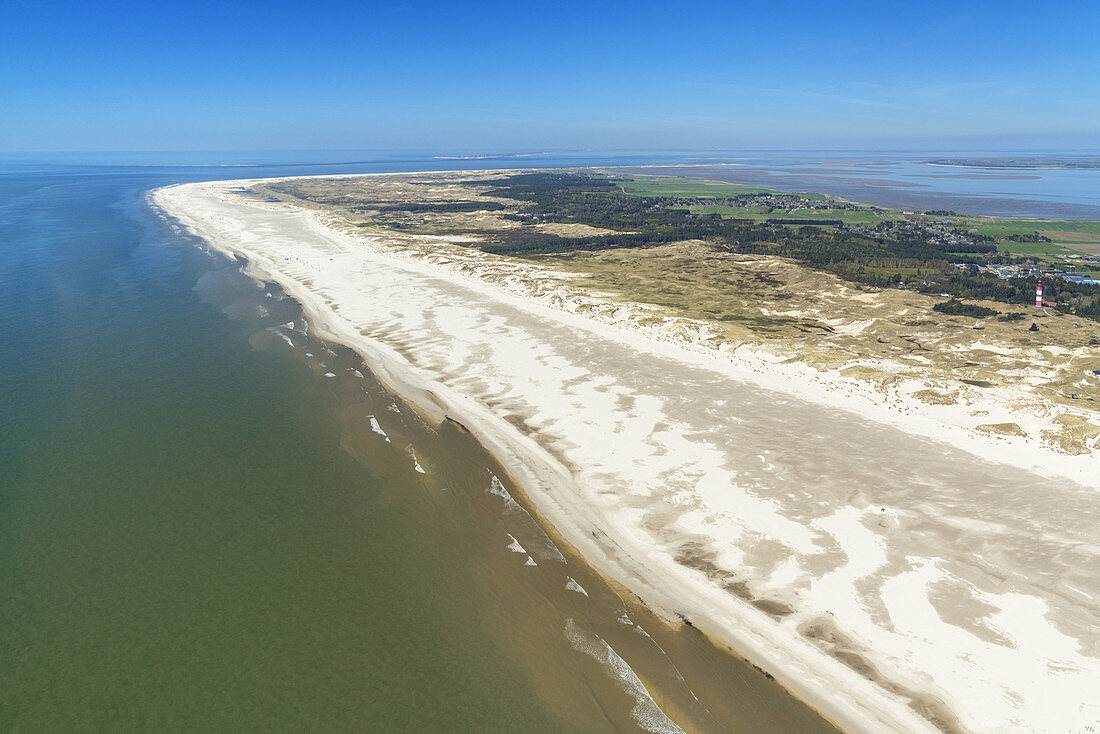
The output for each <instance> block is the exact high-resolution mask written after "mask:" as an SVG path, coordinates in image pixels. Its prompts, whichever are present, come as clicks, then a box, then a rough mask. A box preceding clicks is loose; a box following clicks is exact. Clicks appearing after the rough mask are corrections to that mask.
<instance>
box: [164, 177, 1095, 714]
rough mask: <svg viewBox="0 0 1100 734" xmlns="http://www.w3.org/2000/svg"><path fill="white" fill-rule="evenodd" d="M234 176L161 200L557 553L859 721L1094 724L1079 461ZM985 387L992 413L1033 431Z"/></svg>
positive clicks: (558, 279)
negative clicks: (513, 508)
mask: <svg viewBox="0 0 1100 734" xmlns="http://www.w3.org/2000/svg"><path fill="white" fill-rule="evenodd" d="M242 183H244V182H241V181H224V182H213V183H198V184H185V185H179V186H172V187H168V188H165V189H160V190H158V191H156V192H154V194H153V200H154V202H155V203H156V204H157V205H158V206H160V207H161V208H162V209H163V210H164V211H166V212H167V213H169V214H170V215H172V216H174V217H176V218H177V219H178V220H179V221H180V222H181V223H182V224H184V225H185V226H187V227H188V228H189V229H190V230H191V231H192V232H194V233H195V234H197V235H199V236H200V237H202V238H203V239H204V240H205V241H206V242H208V243H209V244H210V245H211V246H212V247H213V248H216V249H218V250H220V251H223V252H225V253H229V254H232V255H237V256H241V257H243V258H245V259H246V260H247V261H248V268H249V272H250V273H251V274H252V275H253V276H254V277H256V278H257V279H262V280H268V281H272V282H275V283H278V284H279V285H280V286H281V287H282V288H283V289H284V290H285V291H286V292H287V293H289V294H290V295H291V296H293V297H294V298H296V299H297V300H298V301H300V302H301V303H302V305H303V307H304V308H305V310H306V312H307V314H308V316H309V319H310V323H311V326H312V328H313V329H314V330H315V331H317V332H320V333H321V334H322V335H323V336H325V337H326V338H329V339H332V340H333V341H336V342H339V343H342V344H345V345H347V346H349V347H351V348H353V349H355V350H357V351H359V352H360V353H361V354H362V355H363V357H364V359H365V360H366V361H367V363H368V364H369V365H370V366H371V367H372V369H373V370H375V372H376V374H377V375H378V377H379V378H380V379H381V380H382V381H383V382H384V383H386V384H387V385H388V386H389V387H390V388H391V389H393V390H394V391H395V392H397V393H399V394H400V395H402V396H403V397H404V398H406V399H407V400H409V401H410V402H411V403H412V404H414V405H415V406H416V407H417V408H418V409H419V410H420V411H421V412H422V413H423V414H424V415H425V416H426V417H427V418H428V419H430V420H433V421H436V422H441V421H443V420H444V419H445V418H450V419H452V420H455V421H457V422H459V423H461V424H462V425H464V426H466V427H467V428H468V429H469V430H470V431H472V432H473V434H474V435H475V436H477V438H478V439H479V440H480V441H481V442H482V443H483V444H484V445H485V446H486V448H487V449H489V450H490V451H491V452H492V453H493V454H494V455H495V456H496V457H497V458H498V459H499V460H500V461H501V463H502V464H503V465H504V466H505V467H507V469H508V470H509V472H510V473H511V475H512V476H513V478H514V479H515V480H516V482H517V483H518V484H519V485H520V486H521V487H522V488H523V489H524V491H525V493H526V494H527V497H528V499H529V501H530V503H531V504H532V506H533V507H534V508H535V509H536V510H537V512H538V513H539V515H540V516H541V518H542V519H543V520H544V521H545V522H546V523H548V524H549V525H550V526H551V527H552V528H553V530H554V532H555V533H556V534H558V535H559V536H560V538H561V539H562V540H564V541H566V542H567V543H569V544H570V545H572V546H573V547H574V548H575V549H576V550H577V551H578V552H579V553H580V554H581V555H582V556H584V558H586V559H587V560H588V561H589V562H590V563H591V564H592V565H593V566H594V567H595V568H597V569H598V570H600V571H601V572H602V573H603V574H604V575H606V576H607V577H608V578H609V579H611V580H613V581H615V582H617V583H618V584H620V585H622V586H623V587H625V588H626V589H628V590H629V591H630V592H632V593H633V594H635V595H637V596H638V597H639V598H640V599H642V600H643V601H644V602H645V603H646V604H647V605H649V606H650V607H651V608H653V609H654V610H656V611H658V612H659V613H661V614H663V615H664V616H665V617H667V618H668V619H669V621H670V623H674V624H678V623H682V622H681V620H690V623H691V624H692V625H694V626H695V627H696V628H698V629H699V630H701V631H703V632H704V633H706V634H707V635H709V636H710V637H711V638H712V639H714V640H716V641H719V642H721V643H723V644H726V645H728V646H730V647H732V648H733V649H734V650H736V651H738V652H739V653H741V654H743V655H745V656H746V657H747V658H749V659H750V660H751V661H753V662H754V663H756V664H758V665H760V666H761V667H762V668H764V669H765V670H767V671H768V672H770V673H771V674H773V675H774V676H775V677H776V678H777V679H778V680H779V681H780V682H782V683H783V684H784V685H785V686H786V687H788V688H789V689H790V690H791V691H792V692H794V693H795V694H796V695H797V696H799V697H800V698H802V699H803V700H805V701H807V702H808V703H810V704H811V705H812V706H814V707H815V708H816V709H818V710H819V711H821V712H822V713H823V714H824V715H825V716H826V717H828V718H829V719H831V720H832V721H834V722H836V723H837V724H838V725H839V726H841V727H842V728H843V729H845V730H849V731H858V732H881V731H899V732H925V731H936V730H937V728H939V729H946V730H962V731H972V732H1003V731H1034V732H1070V731H1078V730H1080V731H1084V730H1085V729H1084V727H1086V726H1089V725H1094V724H1095V723H1096V722H1097V721H1098V720H1100V696H1098V694H1097V691H1100V575H1098V574H1097V573H1096V569H1097V568H1100V542H1098V541H1097V531H1098V530H1100V458H1098V457H1097V454H1096V452H1093V453H1084V454H1078V455H1068V454H1064V453H1058V452H1056V451H1053V450H1051V449H1050V448H1049V447H1046V446H1044V445H1043V444H1041V443H1040V442H1038V441H1034V440H1029V439H1027V438H1025V437H1014V436H987V435H982V434H980V433H978V432H975V431H973V430H970V429H969V427H968V425H967V421H970V422H971V423H973V420H972V419H971V418H970V415H971V414H972V411H974V409H975V404H974V403H971V404H970V405H969V406H966V407H963V406H954V405H939V406H936V405H926V404H923V403H920V402H919V401H915V400H914V401H911V402H904V400H903V399H902V398H901V397H899V396H897V395H895V396H893V397H892V398H891V399H890V400H887V399H885V398H884V396H883V395H881V394H880V393H875V392H874V391H871V390H869V389H866V388H865V387H863V386H861V384H860V383H859V382H858V381H856V380H850V379H844V378H842V377H840V376H837V375H832V376H830V375H823V374H820V373H817V372H814V371H813V370H812V369H811V368H810V367H808V366H806V365H802V364H795V363H788V362H787V360H786V356H785V355H783V354H781V353H777V352H770V351H766V350H762V349H754V348H749V347H747V348H745V349H737V348H734V349H730V350H722V351H718V350H715V349H711V348H708V347H706V346H705V345H703V344H702V343H701V342H702V339H700V338H699V330H700V329H702V328H704V327H701V326H700V325H698V324H695V323H692V322H689V321H687V320H685V319H675V318H664V317H662V316H661V315H660V314H659V313H656V312H655V310H654V308H653V307H648V306H640V305H636V304H633V305H632V304H608V303H606V302H600V303H594V302H592V301H591V299H589V300H586V298H588V297H586V296H583V295H580V294H577V293H575V292H573V291H571V290H570V286H569V277H568V276H566V275H562V274H555V273H553V272H550V271H548V270H547V271H545V272H543V273H541V282H542V283H543V286H541V287H539V288H532V287H531V285H530V279H527V280H525V281H524V283H522V284H519V283H518V280H519V279H510V278H509V276H508V273H509V271H510V269H521V268H527V270H528V273H529V272H530V271H531V270H532V269H536V270H537V266H528V265H522V264H517V263H514V262H510V261H508V260H506V259H504V258H496V257H493V256H490V255H486V254H483V253H480V252H478V251H474V250H470V249H468V248H461V247H458V246H456V245H454V244H451V243H447V242H445V241H442V240H441V241H439V242H438V243H435V242H433V243H432V244H433V245H434V246H435V247H434V250H433V249H428V250H425V249H424V248H420V249H417V250H416V251H415V252H414V251H411V250H410V249H408V248H406V247H403V246H402V244H401V242H400V238H399V237H397V236H396V235H395V236H394V237H393V238H386V237H381V236H373V235H364V234H358V233H352V232H349V231H343V230H340V229H337V228H334V227H332V226H329V223H328V222H326V221H325V220H324V217H323V215H320V214H318V212H316V211H310V210H306V209H300V208H297V207H293V206H290V205H287V204H283V203H273V202H263V201H259V200H257V199H256V198H245V197H242V196H239V195H237V194H236V193H234V191H233V189H235V188H237V187H239V186H241V185H242ZM490 275H491V277H490ZM513 281H516V282H513ZM510 283H511V285H510ZM639 314H642V315H644V316H645V318H640V317H639ZM981 399H982V400H985V401H986V403H985V404H983V405H980V406H978V407H982V408H983V409H984V410H986V411H987V412H988V416H989V417H988V418H986V419H984V420H985V422H988V423H997V422H1001V421H1009V420H1011V421H1014V422H1017V423H1021V424H1023V423H1024V422H1026V421H1027V420H1028V417H1027V416H1026V415H1020V414H1016V413H1014V412H1013V409H1012V408H1011V406H1010V405H1009V402H1008V401H1007V400H1006V399H1005V397H1004V396H999V395H998V394H997V393H996V391H987V396H986V397H984V398H981ZM902 403H904V404H902ZM1033 419H1034V418H1033Z"/></svg>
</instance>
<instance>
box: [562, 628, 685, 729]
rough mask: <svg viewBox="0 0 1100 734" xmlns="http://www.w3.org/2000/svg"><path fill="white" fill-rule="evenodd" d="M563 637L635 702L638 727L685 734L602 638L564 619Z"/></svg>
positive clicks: (635, 717) (632, 711) (635, 718)
mask: <svg viewBox="0 0 1100 734" xmlns="http://www.w3.org/2000/svg"><path fill="white" fill-rule="evenodd" d="M565 636H566V639H568V640H569V644H570V645H572V646H573V649H574V650H577V651H578V652H582V653H584V654H585V655H588V656H589V657H591V658H594V659H595V660H596V661H598V662H599V663H600V664H601V665H603V666H604V668H605V669H606V670H607V671H608V674H609V675H611V677H612V678H613V679H614V680H615V682H616V683H618V684H619V687H620V688H622V689H623V690H624V691H625V692H626V693H627V694H629V695H630V696H631V697H632V698H633V699H634V708H633V709H631V712H630V713H631V716H633V717H634V720H635V721H636V722H638V725H639V726H641V727H642V728H643V729H645V730H646V731H650V732H654V734H684V730H683V729H681V728H680V727H678V726H677V725H676V723H675V722H674V721H673V720H672V719H670V718H668V716H667V715H666V714H665V712H664V711H662V710H661V707H660V706H658V705H657V702H656V701H654V700H653V696H651V695H649V691H648V690H647V689H646V687H645V686H644V685H643V684H642V681H641V680H639V679H638V675H637V674H636V673H635V672H634V669H633V668H631V667H630V665H628V664H627V662H626V661H625V660H623V659H622V657H621V656H620V655H619V653H617V652H615V650H614V649H612V647H611V645H608V644H607V642H606V641H605V640H604V639H603V638H602V637H600V636H599V635H597V634H594V633H592V632H589V631H588V630H586V629H585V628H584V627H582V626H581V625H580V624H578V623H577V622H576V621H575V620H574V619H572V618H569V619H567V620H565Z"/></svg>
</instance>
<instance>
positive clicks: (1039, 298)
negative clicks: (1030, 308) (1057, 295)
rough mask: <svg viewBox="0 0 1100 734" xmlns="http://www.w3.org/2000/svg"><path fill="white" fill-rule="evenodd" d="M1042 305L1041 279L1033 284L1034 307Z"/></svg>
mask: <svg viewBox="0 0 1100 734" xmlns="http://www.w3.org/2000/svg"><path fill="white" fill-rule="evenodd" d="M1042 307H1043V281H1041V280H1040V281H1039V282H1038V283H1037V284H1036V285H1035V308H1042Z"/></svg>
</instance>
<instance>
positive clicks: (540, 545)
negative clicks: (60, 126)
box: [0, 165, 830, 732]
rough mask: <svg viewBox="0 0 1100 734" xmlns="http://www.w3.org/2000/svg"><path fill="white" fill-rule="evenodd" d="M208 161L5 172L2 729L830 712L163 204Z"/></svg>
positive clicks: (786, 716) (448, 723)
mask: <svg viewBox="0 0 1100 734" xmlns="http://www.w3.org/2000/svg"><path fill="white" fill-rule="evenodd" d="M294 172H295V173H306V172H309V171H302V170H299V169H295V171H294ZM280 173H282V174H284V175H285V173H286V171H280V170H276V169H271V170H267V169H265V170H264V171H262V172H259V173H254V174H253V175H278V174H280ZM201 177H208V178H209V177H225V176H224V175H221V176H217V175H214V174H212V173H210V172H208V171H202V170H197V169H160V168H156V169H147V168H116V167H105V166H97V167H67V166H60V165H51V166H37V167H36V166H23V167H8V168H5V169H3V170H0V248H2V249H0V308H2V312H0V337H2V339H0V400H2V402H0V731H4V732H54V731H56V732H77V731H81V732H83V731H88V732H107V731H111V732H115V731H125V732H131V731H132V732H154V731H155V732H170V731H180V732H184V731H186V732H242V731H257V732H259V731H263V732H274V731H288V732H302V731H333V732H345V731H346V732H354V731H364V732H604V731H606V732H613V731H634V730H641V731H674V729H673V728H670V727H671V726H673V725H672V724H671V722H670V721H668V720H667V719H664V718H663V716H664V715H663V714H662V713H661V711H660V710H659V709H658V708H657V706H656V704H655V703H654V702H653V701H651V700H649V699H648V697H647V695H646V691H647V690H648V693H649V694H652V696H653V698H654V699H656V702H657V703H659V704H660V705H661V707H662V708H663V709H664V711H665V712H667V713H668V714H669V715H671V716H672V718H673V719H675V720H676V721H677V723H678V724H680V725H681V726H683V727H684V728H685V729H689V730H699V731H744V732H750V731H791V732H814V731H828V730H830V729H829V727H828V726H827V725H826V724H825V723H824V722H822V721H821V720H820V719H818V718H817V717H816V716H815V715H814V714H813V713H812V712H811V711H810V710H809V709H807V708H806V707H805V706H803V705H802V704H800V703H798V702H797V701H795V700H794V699H792V698H790V697H789V696H788V695H787V694H786V693H785V692H784V691H782V689H780V688H779V687H778V686H776V685H775V684H774V683H773V682H772V681H770V680H768V679H767V677H766V676H764V675H763V674H762V673H761V672H760V671H757V670H755V669H753V668H752V666H750V665H748V664H746V663H744V662H742V661H739V660H737V659H736V658H735V657H733V656H730V655H727V654H726V653H725V652H723V651H718V650H715V649H714V648H713V647H712V646H710V644H709V643H708V642H707V641H706V640H704V639H702V638H701V636H700V635H698V633H696V632H694V630H691V629H681V630H669V629H664V628H662V627H661V625H660V624H658V623H657V621H656V620H654V619H652V618H651V617H649V616H647V614H646V612H645V610H644V609H642V608H640V607H639V606H638V605H637V604H635V603H633V602H631V601H630V600H629V599H625V600H624V598H623V597H622V596H620V594H618V593H617V592H616V591H615V590H613V589H612V588H610V587H609V586H607V585H606V584H605V583H603V582H602V581H601V580H600V579H598V578H597V577H595V576H594V575H593V574H592V573H591V572H590V571H589V570H587V569H586V567H585V566H584V564H583V563H581V562H580V561H579V560H578V559H576V558H573V557H572V556H571V555H570V554H569V551H568V549H560V550H562V551H563V552H564V555H559V549H558V548H556V546H554V544H553V542H552V541H551V540H550V538H549V537H548V536H547V535H546V534H545V533H544V532H543V531H542V530H541V529H540V528H539V526H538V525H537V524H536V522H534V520H533V519H532V517H531V515H530V514H529V513H528V512H527V511H526V510H525V509H524V508H523V506H522V505H521V504H517V503H516V501H515V500H514V499H512V498H511V496H510V494H509V492H508V490H509V489H510V490H512V494H515V488H514V487H510V485H509V483H508V481H507V478H506V477H505V476H504V474H503V472H502V471H501V470H500V468H499V467H497V466H495V465H494V463H493V462H492V460H491V458H490V457H488V456H486V455H485V454H484V452H482V451H481V449H480V448H479V447H478V445H477V443H476V441H475V440H474V437H471V436H469V435H466V434H464V433H463V432H461V431H460V430H458V429H454V428H450V429H448V428H444V429H443V430H441V431H436V430H433V429H432V428H431V427H429V426H427V425H425V424H424V423H423V422H422V421H421V420H420V419H419V418H418V417H417V416H416V415H415V414H414V413H412V412H411V411H410V410H409V409H408V408H407V407H406V406H405V405H404V404H402V403H401V402H400V401H399V400H398V399H396V398H395V397H394V396H392V395H390V394H389V393H388V392H387V391H386V390H384V389H383V388H382V387H381V386H380V385H378V384H377V383H376V382H375V381H374V380H373V379H372V378H371V375H370V373H369V369H368V368H367V366H365V365H363V364H362V362H361V361H360V359H359V358H358V356H357V355H355V354H353V353H352V352H350V351H348V350H346V349H342V348H340V347H337V346H335V345H327V344H324V343H322V342H320V341H318V340H316V339H314V338H313V337H312V336H311V335H310V334H309V329H308V324H306V323H305V322H304V321H303V320H302V318H301V314H300V312H299V309H298V307H297V305H296V304H295V303H294V302H293V301H292V300H291V299H288V298H285V297H284V296H283V294H282V293H280V292H279V291H278V290H277V289H276V288H274V287H273V286H270V285H267V284H258V283H255V282H253V281H251V280H249V279H248V278H247V277H245V276H244V275H243V274H241V272H240V268H241V266H240V264H239V263H234V262H230V261H228V260H226V259H224V258H222V257H221V256H218V255H215V254H212V253H209V252H207V251H206V250H205V249H204V248H203V247H202V246H201V243H200V242H198V241H197V240H195V239H194V238H191V237H189V236H187V235H186V233H183V232H181V231H179V229H178V227H175V226H174V225H173V223H172V222H171V221H169V220H166V219H163V218H161V217H159V216H158V214H157V213H156V212H155V211H154V210H152V209H151V208H150V207H149V206H148V204H147V202H146V199H145V192H146V191H148V190H149V189H150V188H153V187H155V186H158V185H164V184H167V183H172V182H176V181H183V180H194V179H196V178H201ZM517 547H518V548H520V549H521V550H517ZM570 582H572V585H571V584H570ZM578 588H580V589H583V592H582V591H578V590H577V589H578ZM624 617H625V619H624ZM643 631H644V632H646V634H642V632H643ZM632 676H637V677H634V678H632ZM643 684H644V685H645V688H643V689H640V686H642V685H643Z"/></svg>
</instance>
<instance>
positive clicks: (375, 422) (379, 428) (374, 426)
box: [367, 415, 390, 443]
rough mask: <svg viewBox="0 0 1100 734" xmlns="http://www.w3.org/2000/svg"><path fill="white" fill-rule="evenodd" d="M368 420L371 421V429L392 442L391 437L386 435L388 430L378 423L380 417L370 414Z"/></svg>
mask: <svg viewBox="0 0 1100 734" xmlns="http://www.w3.org/2000/svg"><path fill="white" fill-rule="evenodd" d="M367 420H369V421H370V429H371V430H372V431H374V432H375V433H377V434H378V435H379V436H381V437H382V438H384V439H386V443H390V437H389V436H387V435H386V432H385V431H383V430H382V426H380V425H378V419H377V418H375V417H374V416H373V415H368V416H367Z"/></svg>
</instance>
